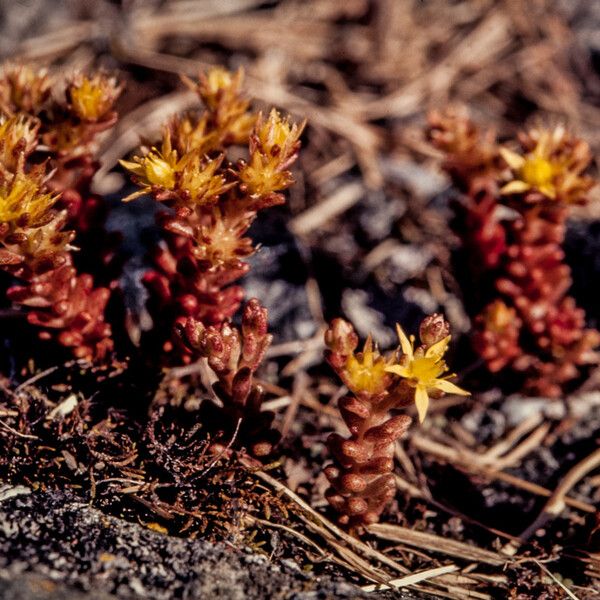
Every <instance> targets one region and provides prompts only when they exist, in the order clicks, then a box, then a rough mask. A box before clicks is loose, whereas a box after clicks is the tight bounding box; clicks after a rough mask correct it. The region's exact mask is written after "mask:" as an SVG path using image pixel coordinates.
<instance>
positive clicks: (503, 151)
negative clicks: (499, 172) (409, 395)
mask: <svg viewBox="0 0 600 600" xmlns="http://www.w3.org/2000/svg"><path fill="white" fill-rule="evenodd" d="M499 152H500V156H501V157H502V158H503V159H504V161H505V162H506V164H507V165H508V166H509V167H510V168H511V169H513V171H518V170H519V169H520V168H521V167H522V166H523V165H524V164H525V159H524V158H523V157H522V156H521V155H520V154H517V153H516V152H513V151H512V150H509V149H508V148H500V150H499Z"/></svg>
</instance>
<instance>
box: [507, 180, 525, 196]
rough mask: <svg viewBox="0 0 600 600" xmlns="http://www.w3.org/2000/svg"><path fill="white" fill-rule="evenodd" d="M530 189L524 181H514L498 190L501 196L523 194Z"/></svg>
mask: <svg viewBox="0 0 600 600" xmlns="http://www.w3.org/2000/svg"><path fill="white" fill-rule="evenodd" d="M530 189H531V186H530V185H529V184H528V183H525V182H524V181H519V180H518V179H515V180H514V181H509V182H508V183H507V184H506V185H505V186H503V187H502V188H500V193H501V194H522V193H523V192H527V191H528V190H530Z"/></svg>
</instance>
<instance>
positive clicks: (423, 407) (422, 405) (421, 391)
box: [415, 385, 429, 423]
mask: <svg viewBox="0 0 600 600" xmlns="http://www.w3.org/2000/svg"><path fill="white" fill-rule="evenodd" d="M415 404H416V406H417V412H418V413H419V422H420V423H422V422H423V421H424V420H425V415H426V414H427V408H428V407H429V396H428V395H427V389H426V388H425V387H424V386H421V385H418V386H417V387H416V388H415Z"/></svg>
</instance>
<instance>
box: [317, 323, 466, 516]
mask: <svg viewBox="0 0 600 600" xmlns="http://www.w3.org/2000/svg"><path fill="white" fill-rule="evenodd" d="M397 329H398V337H399V340H400V346H399V347H398V348H397V349H396V350H394V351H393V352H391V353H390V354H389V355H387V356H384V355H382V354H380V352H379V351H378V350H377V348H376V347H375V346H374V345H373V342H372V341H371V339H370V338H368V339H367V341H366V342H365V344H364V346H363V348H362V350H361V351H358V352H357V348H358V336H357V335H356V333H355V331H354V328H353V327H352V325H350V323H348V322H346V321H343V320H342V319H336V320H334V321H333V322H332V323H331V325H330V326H329V329H328V330H327V331H326V333H325V343H326V346H327V350H326V354H325V356H326V359H327V361H328V362H329V364H330V365H331V366H332V367H333V369H334V370H335V371H336V373H337V374H338V376H339V377H340V379H341V380H342V381H343V382H344V384H345V385H346V387H347V388H348V390H349V391H350V394H349V395H347V396H344V397H343V398H341V399H340V401H339V409H340V412H341V415H342V418H343V419H344V421H345V423H346V425H347V426H348V429H349V431H350V437H349V438H348V439H345V438H344V437H342V436H341V435H339V434H337V433H333V434H331V436H330V437H329V440H328V446H329V449H330V451H331V453H332V454H333V456H334V458H335V460H336V464H335V465H330V466H328V467H326V468H325V475H326V476H327V478H328V479H329V482H330V484H331V487H330V488H329V490H328V491H327V494H326V495H327V500H328V501H329V503H330V504H331V505H332V506H333V507H334V508H335V509H336V510H337V511H338V512H339V513H340V514H341V516H340V518H339V521H340V523H341V524H344V525H349V526H359V525H368V524H369V523H374V522H376V521H377V520H378V519H379V515H380V514H381V512H382V511H383V509H384V508H385V506H386V505H387V504H388V502H390V501H391V499H392V498H393V497H394V495H395V493H396V484H395V482H394V476H393V474H392V470H393V468H394V460H393V457H394V444H395V443H396V441H397V440H398V439H399V438H400V436H402V435H403V434H404V433H405V432H406V430H407V429H408V427H409V425H410V423H411V418H410V417H409V416H407V415H405V414H401V415H396V416H390V414H389V413H390V411H391V410H393V409H399V408H405V407H407V406H409V405H410V404H412V403H413V402H414V403H415V404H416V407H417V413H418V415H419V420H420V421H421V422H422V421H423V420H424V418H425V415H426V414H427V409H428V405H429V399H430V396H431V397H434V398H439V397H440V396H441V395H443V394H444V393H451V394H459V395H467V394H468V392H465V390H463V389H461V388H459V387H458V386H457V385H456V384H454V383H452V382H451V381H450V380H449V379H450V378H451V377H452V375H447V371H448V367H447V366H446V363H445V361H444V354H445V353H446V350H447V348H448V343H449V342H450V335H449V326H448V323H447V322H446V321H445V320H444V318H443V317H442V316H441V315H437V314H435V315H432V316H430V317H427V318H426V319H424V321H423V322H422V323H421V327H420V339H421V344H420V345H419V346H418V347H417V348H415V340H414V337H412V336H411V337H410V338H409V337H407V335H406V334H405V333H404V331H403V330H402V328H401V327H400V326H397Z"/></svg>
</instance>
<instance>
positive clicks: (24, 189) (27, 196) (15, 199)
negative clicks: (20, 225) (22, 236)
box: [0, 173, 57, 225]
mask: <svg viewBox="0 0 600 600" xmlns="http://www.w3.org/2000/svg"><path fill="white" fill-rule="evenodd" d="M56 200H57V197H56V196H53V195H52V194H47V193H45V192H43V191H42V186H41V183H40V181H39V180H38V179H36V178H35V176H33V175H29V174H25V173H19V174H17V175H15V176H14V177H13V178H12V179H11V180H10V181H9V182H6V181H5V182H4V183H2V184H1V185H0V223H14V222H16V221H19V220H21V219H26V220H27V224H28V225H36V224H38V223H40V222H41V221H43V220H44V217H46V215H47V214H48V211H49V210H50V208H51V207H52V205H53V204H54V203H55V202H56Z"/></svg>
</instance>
